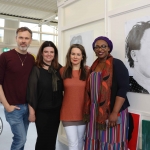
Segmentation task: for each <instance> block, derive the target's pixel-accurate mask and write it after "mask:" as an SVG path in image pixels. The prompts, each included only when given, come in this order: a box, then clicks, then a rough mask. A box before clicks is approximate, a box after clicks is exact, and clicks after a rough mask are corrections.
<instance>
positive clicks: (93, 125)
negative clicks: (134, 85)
mask: <svg viewBox="0 0 150 150" xmlns="http://www.w3.org/2000/svg"><path fill="white" fill-rule="evenodd" d="M92 46H93V50H94V52H95V54H96V56H97V57H98V58H97V59H96V60H95V61H94V63H93V64H92V66H91V69H90V71H89V75H88V78H87V81H86V92H85V105H84V121H86V122H87V126H86V133H85V145H84V150H127V149H128V148H127V147H128V146H127V142H128V107H129V102H128V99H127V97H126V94H127V92H128V90H129V75H128V71H127V69H126V67H125V65H124V64H123V62H122V61H121V60H119V59H115V58H113V57H112V55H110V52H111V51H112V49H113V44H112V42H111V40H109V39H108V38H107V37H104V36H100V37H98V38H96V39H95V40H94V42H93V45H92Z"/></svg>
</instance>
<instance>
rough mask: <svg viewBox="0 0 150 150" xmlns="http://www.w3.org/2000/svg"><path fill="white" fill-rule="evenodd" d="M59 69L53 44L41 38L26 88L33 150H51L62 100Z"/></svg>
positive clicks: (53, 149)
mask: <svg viewBox="0 0 150 150" xmlns="http://www.w3.org/2000/svg"><path fill="white" fill-rule="evenodd" d="M60 68H61V65H60V64H59V63H58V50H57V48H56V46H55V45H54V43H53V42H51V41H45V42H44V43H43V44H42V45H41V47H40V49H39V51H38V54H37V57H36V65H35V66H34V67H33V69H32V72H31V74H30V77H29V82H28V90H27V101H28V103H29V121H31V122H35V124H36V129H37V141H36V146H35V149H36V150H55V144H56V137H57V132H58V127H59V122H60V108H61V104H62V99H63V94H62V91H63V82H62V79H61V76H60V73H59V69H60Z"/></svg>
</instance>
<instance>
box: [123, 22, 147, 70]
mask: <svg viewBox="0 0 150 150" xmlns="http://www.w3.org/2000/svg"><path fill="white" fill-rule="evenodd" d="M149 28H150V21H147V22H138V23H137V24H136V25H134V26H133V27H132V29H131V30H130V32H129V34H128V36H127V38H126V45H125V49H126V56H127V58H128V62H129V65H130V67H132V68H134V60H133V59H132V57H131V51H132V50H140V48H141V39H142V37H143V34H144V32H145V30H146V29H149Z"/></svg>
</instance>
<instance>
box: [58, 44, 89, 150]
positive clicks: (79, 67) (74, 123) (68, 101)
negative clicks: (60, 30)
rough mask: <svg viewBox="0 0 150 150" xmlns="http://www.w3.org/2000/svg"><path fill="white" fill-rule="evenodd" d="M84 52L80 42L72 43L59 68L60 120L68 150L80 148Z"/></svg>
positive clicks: (81, 137) (81, 144)
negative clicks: (61, 66) (63, 62)
mask: <svg viewBox="0 0 150 150" xmlns="http://www.w3.org/2000/svg"><path fill="white" fill-rule="evenodd" d="M85 62H86V53H85V49H84V47H83V46H82V45H80V44H73V45H71V47H70V48H69V50H68V53H67V55H66V65H65V67H63V68H61V69H60V73H61V75H62V78H63V83H64V98H63V104H62V108H61V113H60V120H61V121H62V123H63V126H64V128H65V131H66V134H67V139H68V144H69V150H82V149H83V137H84V131H85V123H84V122H83V121H82V118H83V115H82V114H83V112H82V111H83V104H84V90H85V80H86V76H87V70H88V68H87V67H86V66H85Z"/></svg>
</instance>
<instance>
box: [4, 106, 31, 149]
mask: <svg viewBox="0 0 150 150" xmlns="http://www.w3.org/2000/svg"><path fill="white" fill-rule="evenodd" d="M16 106H18V107H19V108H20V109H19V110H17V109H15V110H14V111H12V112H7V111H6V110H4V112H5V117H6V120H7V122H8V123H9V124H10V127H11V131H12V133H13V134H14V136H13V142H12V145H11V150H23V149H24V145H25V142H26V136H27V130H28V126H29V121H28V116H29V110H28V105H27V104H21V105H16Z"/></svg>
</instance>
